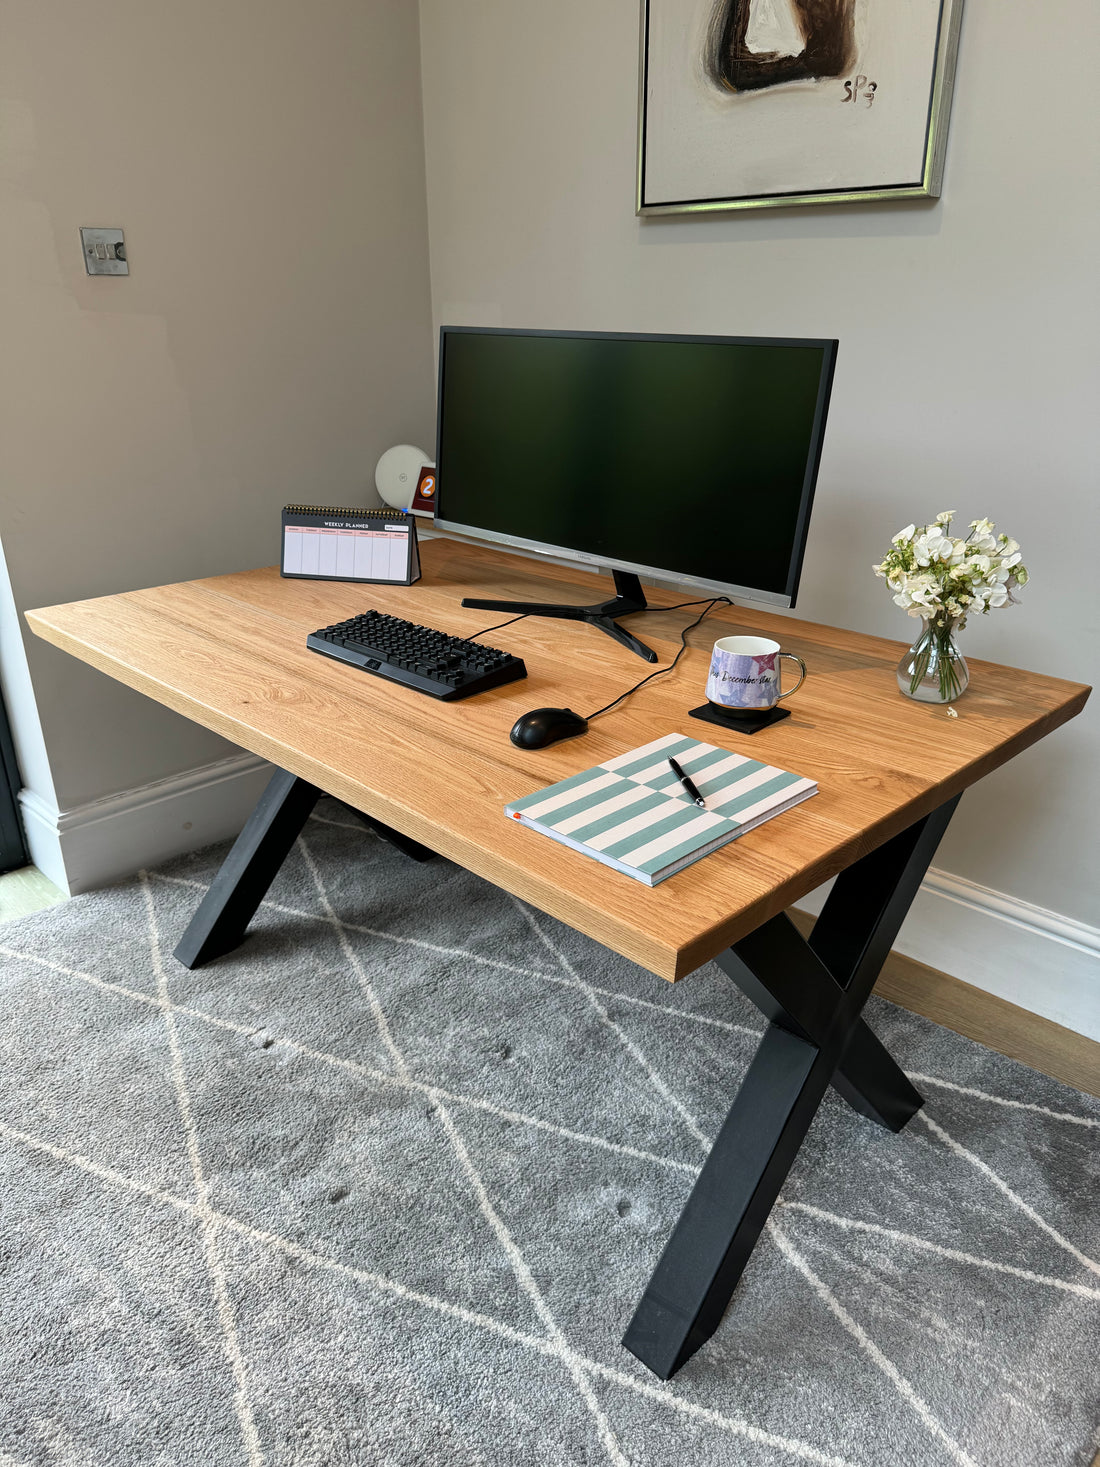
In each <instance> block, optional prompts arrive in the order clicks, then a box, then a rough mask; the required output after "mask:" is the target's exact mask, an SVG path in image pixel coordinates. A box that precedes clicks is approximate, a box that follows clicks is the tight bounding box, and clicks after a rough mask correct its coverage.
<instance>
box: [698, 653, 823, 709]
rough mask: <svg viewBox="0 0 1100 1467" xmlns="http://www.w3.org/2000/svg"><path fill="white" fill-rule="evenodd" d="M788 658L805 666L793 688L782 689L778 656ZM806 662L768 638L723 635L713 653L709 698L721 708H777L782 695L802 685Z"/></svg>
mask: <svg viewBox="0 0 1100 1467" xmlns="http://www.w3.org/2000/svg"><path fill="white" fill-rule="evenodd" d="M781 657H789V658H790V660H791V661H792V662H797V663H798V665H799V667H800V668H801V669H802V672H801V675H800V676H799V679H798V681H797V682H796V683H795V685H794V687H793V688H788V689H787V690H786V692H782V693H781V692H780V691H779V659H780V658H781ZM805 677H806V664H805V663H804V662H803V661H802V658H801V657H796V656H795V654H794V653H793V652H781V651H780V650H779V643H778V642H769V641H768V639H767V638H766V637H721V638H720V639H719V640H718V641H717V642H715V644H714V650H713V651H712V652H711V654H710V673H709V675H708V677H707V699H708V701H709V702H711V703H716V704H717V705H718V706H719V707H720V708H741V709H747V710H754V711H756V712H761V713H762V712H764V711H765V710H767V709H768V708H774V707H775V705H776V704H777V703H778V702H779V700H780V698H789V697H790V695H791V694H792V693H793V692H795V691H796V690H797V689H798V688H800V687H801V686H802V683H803V680H804V679H805Z"/></svg>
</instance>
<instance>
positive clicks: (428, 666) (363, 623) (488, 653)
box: [306, 611, 527, 701]
mask: <svg viewBox="0 0 1100 1467" xmlns="http://www.w3.org/2000/svg"><path fill="white" fill-rule="evenodd" d="M306 646H307V647H309V648H311V649H312V650H313V651H314V652H320V653H321V654H322V656H324V657H335V658H336V660H337V661H338V662H347V663H349V664H350V665H351V666H352V667H358V668H360V669H362V671H363V672H370V673H373V674H374V675H375V677H384V678H389V680H390V681H391V682H395V683H402V684H404V686H405V687H407V688H415V689H416V691H417V692H418V693H428V694H430V696H431V697H433V698H442V699H444V700H445V701H453V700H454V699H455V698H469V697H470V696H471V694H473V693H484V692H486V691H487V690H488V689H489V688H496V687H499V686H500V685H501V683H511V682H515V681H516V679H517V678H521V677H526V676H527V668H526V667H525V666H524V663H523V659H522V658H520V657H513V656H512V654H511V653H510V652H500V651H498V649H497V648H496V647H483V646H482V645H481V643H480V642H467V641H464V640H463V638H462V637H451V636H448V634H447V633H446V632H437V631H434V630H433V629H432V628H431V627H422V626H417V624H416V623H415V622H411V621H402V619H401V618H400V617H398V616H386V615H385V614H384V613H383V612H381V611H364V612H363V613H362V614H361V615H360V616H353V617H349V619H348V620H347V621H341V622H337V623H336V624H335V626H331V627H321V629H320V631H316V632H310V634H309V636H308V637H307V638H306Z"/></svg>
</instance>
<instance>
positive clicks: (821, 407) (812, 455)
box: [435, 326, 839, 607]
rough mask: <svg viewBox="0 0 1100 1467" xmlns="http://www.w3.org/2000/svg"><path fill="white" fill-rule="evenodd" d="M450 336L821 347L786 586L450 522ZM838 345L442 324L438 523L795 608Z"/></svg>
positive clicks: (818, 340)
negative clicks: (711, 576) (727, 578)
mask: <svg viewBox="0 0 1100 1467" xmlns="http://www.w3.org/2000/svg"><path fill="white" fill-rule="evenodd" d="M448 336H550V337H559V338H574V339H579V340H584V341H593V340H602V341H668V342H679V343H692V342H698V343H700V344H709V345H714V344H724V345H731V346H787V347H817V348H820V349H821V350H822V353H823V355H822V368H821V378H820V380H819V383H818V392H817V402H816V404H815V406H814V419H813V424H812V427H811V430H810V452H809V454H808V456H807V461H806V473H805V475H804V477H803V482H802V493H801V496H800V499H799V506H798V517H797V519H796V522H795V533H794V545H793V549H792V555H791V564H790V569H789V572H788V576H787V584H786V586H785V587H784V590H783V592H782V593H779V592H771V591H764V590H762V589H761V588H759V587H755V588H754V587H745V586H735V585H732V584H731V583H725V582H718V581H710V580H704V579H702V578H700V577H695V576H688V575H685V574H683V573H680V572H673V571H668V572H665V571H662V570H661V569H660V568H659V567H653V566H642V565H639V564H637V563H636V562H633V561H626V560H615V559H613V558H611V557H608V556H596V555H592V554H590V553H589V552H587V551H580V550H577V549H575V548H573V547H570V546H563V545H553V544H551V543H550V542H548V541H534V540H526V539H521V538H520V537H518V536H508V535H504V534H500V533H498V532H496V531H485V530H483V529H482V528H481V527H480V526H469V525H461V524H458V523H457V522H454V521H450V520H447V519H446V518H445V517H444V515H443V514H442V510H443V507H444V503H445V498H446V488H445V483H446V473H445V468H444V464H443V390H444V379H445V374H446V366H447V349H446V347H447V338H448ZM838 346H839V341H838V340H837V338H835V337H803V336H797V337H796V336H715V335H710V334H704V333H680V332H643V331H555V330H553V329H544V328H536V327H522V326H519V327H516V326H441V327H440V328H439V367H438V373H437V376H438V387H437V398H436V442H435V463H436V483H437V487H436V495H437V500H436V523H437V524H438V525H439V527H440V529H442V530H450V531H453V532H454V533H456V534H459V535H462V536H465V537H468V538H470V539H475V540H477V539H480V540H484V541H486V542H487V543H490V544H497V545H505V546H511V547H512V548H514V549H520V550H526V551H529V552H532V553H534V554H542V555H546V556H549V557H552V558H554V559H564V560H571V561H573V562H574V563H576V564H578V565H588V566H591V565H598V566H606V567H607V568H608V569H617V570H624V571H633V572H634V573H636V574H638V575H642V576H648V577H650V578H652V579H654V580H663V581H670V582H672V583H673V584H676V585H684V586H689V587H694V588H703V589H713V590H720V591H725V592H727V593H730V594H733V595H736V596H738V597H740V598H741V599H744V600H755V601H762V602H765V603H767V604H770V605H773V606H774V605H779V606H786V607H792V606H794V604H795V600H796V597H797V595H798V587H799V583H800V581H801V578H802V564H803V561H804V560H805V556H806V541H807V537H808V531H809V523H810V511H811V510H812V508H813V502H814V493H815V491H816V489H817V477H818V471H819V469H820V466H821V454H822V449H823V446H824V439H825V422H826V418H827V415H828V411H829V400H830V397H831V395H832V388H833V373H834V371H835V368H836V354H837V348H838Z"/></svg>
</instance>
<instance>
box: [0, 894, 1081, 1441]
mask: <svg viewBox="0 0 1100 1467" xmlns="http://www.w3.org/2000/svg"><path fill="white" fill-rule="evenodd" d="M186 884H187V885H196V886H200V887H201V884H199V883H190V882H188V883H186ZM269 905H274V904H269ZM302 915H304V916H309V917H310V918H313V919H314V920H318V919H316V918H315V914H312V913H307V914H302ZM321 920H323V919H321ZM349 929H350V924H349ZM379 935H380V936H383V937H385V936H387V935H386V934H379ZM0 951H6V952H7V953H9V954H10V955H11V956H13V957H19V958H23V959H25V960H28V961H33V962H36V963H38V962H42V961H43V960H42V959H39V958H37V957H36V956H34V955H31V954H22V953H18V952H17V951H16V950H14V949H11V948H7V949H0ZM452 951H457V952H461V950H452ZM469 956H470V957H476V956H477V955H473V954H471V955H469ZM48 966H50V967H53V968H54V969H55V970H58V971H69V970H64V969H61V966H60V965H57V964H48ZM528 971H530V970H528ZM82 976H83V977H84V978H85V980H86V981H88V982H91V983H94V984H95V985H96V986H97V987H99V988H100V989H101V991H104V992H114V993H116V994H117V996H119V997H129V998H131V999H134V1000H137V1001H140V1002H142V1003H148V1002H150V1000H149V999H148V997H147V995H145V994H139V993H135V992H134V991H132V990H128V989H125V988H124V987H123V986H122V985H110V984H107V983H105V982H104V980H101V979H96V978H93V977H92V975H82ZM539 976H543V977H545V976H547V975H539ZM556 981H561V980H556ZM602 991H603V992H605V993H608V996H611V997H614V996H615V995H614V994H611V993H609V991H608V990H602ZM621 998H622V999H623V1000H625V1001H630V999H631V998H632V995H621ZM639 1002H641V1003H643V1004H647V1006H650V1007H655V1008H659V1007H660V1006H658V1005H650V1004H648V1001H646V1000H640V1001H639ZM173 1008H174V1010H175V1012H176V1013H178V1014H180V1015H183V1014H188V1016H189V1017H194V1018H196V1019H198V1020H199V1021H201V1022H206V1023H217V1024H218V1025H219V1027H226V1028H229V1029H231V1030H235V1031H236V1032H239V1033H243V1034H250V1033H253V1032H255V1030H254V1026H244V1025H239V1026H238V1025H233V1024H231V1023H228V1022H227V1021H224V1020H217V1019H214V1018H213V1017H212V1016H209V1015H203V1014H201V1013H200V1012H199V1011H197V1010H196V1011H190V1012H188V1011H187V1010H186V1009H184V1008H183V1007H182V1006H173ZM668 1012H670V1013H673V1014H677V1013H678V1016H679V1017H683V1018H687V1019H689V1020H691V1019H698V1020H699V1021H701V1022H704V1023H707V1022H710V1023H717V1024H720V1025H721V1024H722V1021H714V1020H709V1019H708V1017H707V1016H702V1015H699V1016H696V1015H691V1014H689V1013H687V1012H686V1011H675V1010H670V1011H668ZM751 1032H758V1031H751ZM287 1042H289V1043H291V1044H293V1041H287ZM300 1048H301V1049H302V1052H303V1053H307V1052H308V1047H305V1046H300ZM313 1055H314V1057H316V1058H318V1059H322V1060H325V1061H326V1062H329V1061H331V1062H333V1063H338V1064H343V1063H345V1062H343V1061H341V1060H340V1059H339V1058H338V1057H336V1056H328V1057H327V1059H326V1057H325V1056H324V1055H323V1053H322V1052H320V1051H313ZM380 1078H384V1079H385V1080H387V1081H389V1082H390V1083H396V1081H395V1079H394V1077H392V1076H385V1077H380ZM921 1078H924V1079H926V1080H927V1081H928V1082H930V1083H933V1084H936V1083H943V1084H944V1085H945V1086H946V1087H947V1088H949V1089H952V1090H955V1091H962V1092H963V1093H966V1094H972V1095H974V1096H976V1097H978V1098H982V1099H987V1100H991V1101H994V1102H997V1103H1002V1104H1007V1105H1014V1106H1018V1107H1020V1108H1026V1109H1032V1110H1038V1111H1040V1112H1042V1113H1043V1114H1046V1115H1048V1116H1050V1117H1052V1118H1054V1119H1064V1120H1066V1121H1068V1122H1072V1123H1075V1124H1081V1123H1084V1124H1089V1125H1091V1124H1095V1123H1093V1122H1091V1121H1089V1120H1088V1119H1087V1118H1081V1117H1076V1116H1072V1115H1070V1114H1068V1113H1064V1112H1055V1111H1050V1110H1048V1109H1047V1108H1046V1107H1039V1106H1030V1105H1027V1106H1025V1105H1024V1103H1022V1102H1014V1101H1009V1100H1007V1099H1005V1098H1003V1097H997V1096H992V1095H990V1094H989V1093H988V1092H985V1091H980V1090H970V1089H968V1088H967V1087H962V1086H957V1085H954V1084H953V1083H952V1082H946V1081H945V1082H938V1081H937V1078H936V1077H931V1076H928V1077H921ZM418 1088H419V1086H418ZM467 1100H468V1101H469V1103H473V1104H476V1103H477V1102H476V1101H470V1100H469V1098H467ZM8 1130H9V1134H11V1135H12V1136H13V1137H14V1136H15V1134H16V1133H14V1132H11V1131H10V1128H8ZM944 1134H945V1135H946V1133H944ZM576 1139H580V1140H587V1141H588V1142H589V1143H590V1144H597V1145H598V1144H604V1145H613V1144H614V1143H606V1142H601V1138H595V1137H590V1138H585V1137H583V1136H582V1135H579V1134H578V1135H577V1136H576ZM43 1149H46V1147H45V1146H44V1147H43ZM54 1151H56V1148H54ZM51 1154H54V1153H53V1152H51ZM962 1154H965V1155H966V1157H967V1159H968V1160H971V1161H973V1162H975V1163H977V1161H978V1159H977V1158H974V1157H973V1154H972V1153H966V1152H965V1148H963V1149H962ZM647 1159H651V1160H652V1161H654V1162H655V1163H658V1164H666V1159H662V1158H657V1157H650V1158H647ZM979 1164H980V1163H979ZM980 1165H983V1166H984V1164H980ZM684 1169H685V1170H691V1169H689V1168H684ZM140 1185H141V1184H139V1186H140ZM145 1190H146V1193H147V1195H148V1189H145ZM1002 1190H1003V1189H1002ZM1009 1191H1010V1194H1011V1196H1012V1199H1013V1200H1014V1201H1017V1202H1019V1201H1020V1199H1018V1198H1016V1194H1014V1193H1011V1189H1009ZM170 1205H173V1206H183V1207H185V1208H187V1209H189V1210H190V1209H191V1208H192V1207H193V1204H190V1203H179V1202H171V1203H170ZM795 1205H796V1206H798V1204H795ZM1023 1205H1024V1206H1025V1208H1026V1204H1023ZM818 1211H820V1210H818ZM833 1216H836V1215H833ZM215 1217H216V1218H217V1220H218V1221H219V1222H220V1223H222V1224H223V1225H225V1226H227V1227H231V1228H233V1230H234V1231H237V1232H240V1233H245V1234H247V1233H249V1232H250V1231H251V1232H252V1233H255V1231H256V1230H249V1229H248V1228H247V1225H243V1224H238V1223H236V1221H235V1220H232V1219H227V1218H223V1217H221V1216H220V1215H217V1214H215ZM846 1221H848V1222H849V1223H850V1224H851V1225H852V1226H855V1227H860V1226H862V1225H861V1224H860V1223H859V1222H858V1221H857V1220H854V1219H849V1220H846ZM1042 1221H1043V1220H1041V1219H1040V1223H1042ZM866 1226H868V1228H877V1225H866ZM1047 1227H1048V1228H1049V1225H1047ZM888 1231H892V1230H888ZM1056 1240H1058V1241H1061V1242H1062V1243H1064V1242H1065V1240H1064V1239H1061V1235H1060V1234H1059V1235H1057V1237H1056ZM283 1241H284V1242H286V1240H283ZM914 1241H916V1242H917V1243H918V1244H920V1243H921V1242H922V1241H923V1240H914ZM273 1246H277V1245H275V1244H273ZM286 1246H287V1247H288V1248H296V1247H297V1246H298V1245H294V1244H289V1243H287V1245H286ZM1070 1246H1071V1247H1072V1245H1070ZM1081 1256H1082V1257H1083V1256H1084V1255H1081ZM963 1261H967V1262H974V1263H978V1264H983V1263H984V1264H985V1266H993V1267H997V1266H996V1265H993V1264H991V1263H989V1262H988V1261H983V1260H979V1259H975V1258H973V1256H972V1255H963ZM316 1262H317V1266H318V1267H335V1268H337V1269H339V1270H341V1271H343V1270H344V1269H345V1267H346V1266H344V1265H336V1264H334V1263H331V1262H326V1261H325V1260H323V1259H322V1258H320V1257H319V1256H318V1257H317V1260H316ZM1090 1262H1091V1260H1090ZM1004 1271H1012V1272H1018V1273H1020V1274H1022V1275H1023V1276H1024V1277H1029V1276H1028V1275H1027V1273H1026V1271H1021V1270H1010V1269H1005V1270H1004ZM1031 1277H1032V1278H1033V1279H1034V1281H1036V1282H1044V1283H1049V1284H1051V1285H1052V1286H1053V1287H1056V1288H1057V1287H1065V1285H1064V1283H1063V1282H1062V1281H1059V1280H1047V1279H1045V1278H1044V1277H1043V1276H1040V1275H1035V1276H1031ZM439 1306H440V1307H441V1308H443V1309H444V1310H447V1311H449V1310H450V1306H447V1305H445V1304H444V1303H443V1301H439ZM501 1327H502V1328H504V1329H509V1328H510V1327H509V1326H501ZM531 1348H533V1349H537V1350H538V1351H539V1353H541V1354H544V1355H546V1354H548V1353H550V1348H549V1346H548V1345H547V1344H545V1343H544V1342H538V1343H537V1344H532V1345H531ZM585 1368H587V1369H589V1370H590V1371H591V1372H592V1373H595V1374H599V1375H601V1376H604V1377H605V1378H608V1379H614V1378H616V1377H617V1375H618V1373H617V1372H614V1371H613V1370H612V1369H611V1367H606V1366H603V1365H599V1364H598V1363H597V1362H587V1363H586V1365H585ZM625 1382H626V1383H627V1384H628V1386H629V1388H630V1389H632V1390H638V1391H641V1392H642V1393H650V1392H651V1390H652V1388H651V1387H649V1386H648V1385H647V1383H644V1382H639V1381H636V1380H634V1379H633V1378H631V1377H626V1378H625ZM658 1394H659V1395H660V1396H661V1398H662V1399H663V1398H664V1395H663V1392H658ZM669 1404H670V1405H672V1406H673V1407H674V1408H675V1409H677V1410H682V1409H684V1405H683V1403H681V1402H679V1401H677V1400H676V1398H671V1399H670V1400H669ZM701 1409H703V1410H704V1411H705V1410H706V1408H701ZM746 1434H749V1433H746ZM760 1439H764V1438H760ZM769 1440H771V1439H770V1438H769ZM774 1440H775V1441H776V1444H777V1445H778V1444H779V1442H780V1441H782V1440H783V1439H774ZM783 1444H784V1446H786V1443H785V1442H784V1443H783ZM796 1445H798V1444H796ZM805 1454H806V1455H807V1457H808V1459H810V1460H814V1461H825V1460H829V1461H833V1460H836V1459H834V1458H830V1457H827V1456H826V1455H825V1454H822V1453H820V1452H819V1451H817V1450H816V1449H813V1448H807V1449H805ZM799 1455H802V1453H801V1452H800V1453H799Z"/></svg>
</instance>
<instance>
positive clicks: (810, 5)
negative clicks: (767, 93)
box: [705, 0, 856, 92]
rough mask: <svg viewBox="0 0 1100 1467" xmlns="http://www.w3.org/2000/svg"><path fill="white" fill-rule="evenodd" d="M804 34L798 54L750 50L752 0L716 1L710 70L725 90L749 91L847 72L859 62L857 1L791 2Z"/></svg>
mask: <svg viewBox="0 0 1100 1467" xmlns="http://www.w3.org/2000/svg"><path fill="white" fill-rule="evenodd" d="M789 4H790V6H791V9H792V11H793V12H794V17H795V19H796V21H797V23H798V26H799V28H800V30H801V32H802V35H803V36H804V37H805V40H806V44H805V47H804V49H803V50H802V51H801V52H800V53H799V54H798V55H797V56H780V55H777V54H775V53H774V52H768V51H750V50H749V47H748V42H747V39H746V33H747V31H748V27H749V20H750V12H751V10H752V5H753V0H717V4H716V5H715V7H714V14H713V15H712V17H711V23H710V29H709V32H708V35H707V48H706V57H705V60H706V68H707V73H708V75H709V76H710V78H711V80H712V81H714V82H715V83H717V85H718V86H720V87H722V88H723V89H724V90H726V91H733V92H751V91H759V90H760V89H761V88H763V87H774V86H779V85H781V84H782V83H783V82H791V81H815V80H818V79H819V78H821V77H835V76H840V75H842V73H844V72H846V71H847V70H849V68H850V67H851V66H852V64H853V62H854V60H855V49H856V48H855V28H854V24H853V14H854V10H855V0H789Z"/></svg>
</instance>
